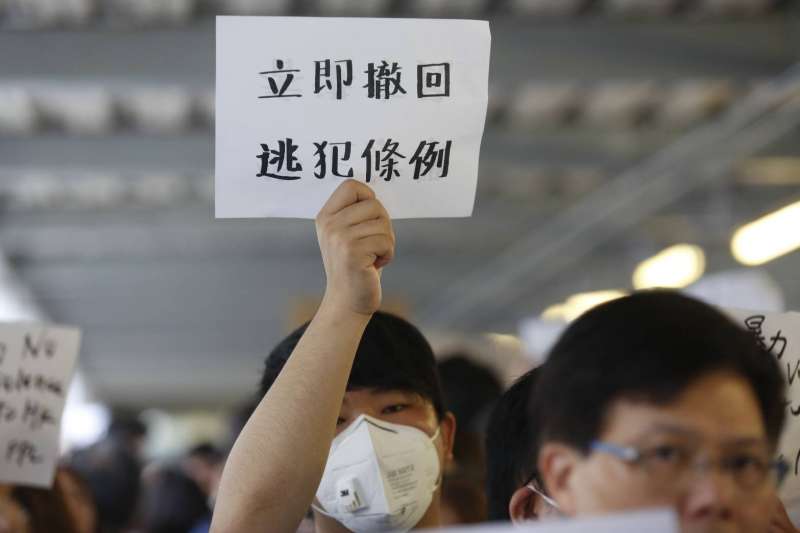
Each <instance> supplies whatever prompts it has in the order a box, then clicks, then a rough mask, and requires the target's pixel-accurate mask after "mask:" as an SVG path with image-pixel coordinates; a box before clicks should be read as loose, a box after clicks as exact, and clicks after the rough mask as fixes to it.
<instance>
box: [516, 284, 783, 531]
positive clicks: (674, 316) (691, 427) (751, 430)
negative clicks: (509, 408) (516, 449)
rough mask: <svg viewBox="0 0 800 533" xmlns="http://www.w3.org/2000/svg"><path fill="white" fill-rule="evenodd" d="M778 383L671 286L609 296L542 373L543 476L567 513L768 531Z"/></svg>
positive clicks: (746, 346)
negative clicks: (628, 513) (644, 514)
mask: <svg viewBox="0 0 800 533" xmlns="http://www.w3.org/2000/svg"><path fill="white" fill-rule="evenodd" d="M783 383H784V380H783V378H782V376H781V372H780V370H779V367H778V365H777V362H776V360H775V359H774V358H773V357H772V356H771V355H770V354H769V353H767V352H765V351H764V350H763V349H762V348H760V347H759V345H758V343H757V342H756V340H755V338H754V337H752V336H751V334H749V333H747V332H746V331H745V330H743V329H741V328H739V327H738V326H737V325H736V324H734V323H733V322H731V321H730V320H728V319H727V318H726V317H725V316H724V315H722V314H721V313H720V312H718V311H717V310H715V309H713V308H711V307H709V306H707V305H705V304H703V303H700V302H698V301H696V300H693V299H691V298H687V297H684V296H681V295H679V294H677V293H674V292H669V291H651V292H643V293H637V294H634V295H632V296H629V297H626V298H622V299H619V300H615V301H612V302H609V303H607V304H604V305H602V306H599V307H597V308H595V309H593V310H591V311H589V312H588V313H586V314H585V315H583V316H582V317H580V318H579V319H578V320H576V321H575V322H574V323H573V324H571V325H570V327H569V328H568V329H567V331H566V332H565V333H564V334H563V335H562V337H561V338H560V339H559V341H558V342H557V344H556V346H555V347H554V348H553V349H552V351H551V353H550V356H549V358H548V361H547V363H546V364H545V365H544V367H543V369H542V373H541V376H540V378H539V382H538V384H537V387H536V389H535V392H534V395H533V398H532V402H531V405H532V406H534V410H535V417H534V420H536V422H537V424H538V433H539V436H540V437H539V446H538V449H539V453H538V466H539V469H538V470H539V474H540V477H541V479H542V481H543V483H544V485H545V488H546V489H547V493H548V494H549V495H550V496H551V497H552V498H553V499H554V500H555V501H556V502H557V504H558V507H559V510H560V511H561V512H562V513H564V514H566V515H586V514H601V513H608V512H615V511H625V510H632V509H641V508H649V507H671V508H673V509H674V510H675V511H676V513H677V515H678V518H679V520H680V523H681V528H682V531H683V532H684V533H700V532H703V533H760V532H765V533H766V532H769V531H771V530H770V527H775V526H774V523H773V525H772V526H771V521H772V519H773V517H774V516H775V510H776V509H775V508H776V505H777V499H776V496H775V494H776V487H777V484H778V483H779V482H780V480H781V478H782V476H783V475H784V474H785V473H786V467H785V465H784V464H782V463H778V462H776V461H775V460H774V455H775V451H776V447H777V443H778V439H779V437H780V434H781V430H782V428H783V423H784V385H783ZM774 531H781V530H780V529H774Z"/></svg>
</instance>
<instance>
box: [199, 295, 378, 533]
mask: <svg viewBox="0 0 800 533" xmlns="http://www.w3.org/2000/svg"><path fill="white" fill-rule="evenodd" d="M369 318H370V317H369V315H365V314H359V313H353V312H351V311H348V310H347V309H346V308H343V307H342V306H337V305H336V304H335V303H333V302H331V301H329V300H328V299H326V300H323V303H322V305H321V306H320V309H319V311H318V312H317V315H316V316H315V317H314V319H313V320H312V321H311V323H310V324H309V326H308V329H307V330H306V332H305V334H304V335H303V337H302V338H301V339H300V341H299V343H298V344H297V347H296V348H295V350H294V352H293V353H292V355H291V357H289V359H288V361H287V363H286V365H285V366H284V368H283V370H282V371H281V373H280V375H279V376H278V378H277V379H276V380H275V383H274V384H273V385H272V387H271V388H270V390H269V392H268V393H267V395H266V396H265V397H264V398H263V399H262V400H261V402H260V403H259V405H258V407H257V408H256V410H255V412H254V413H253V415H252V416H251V417H250V419H249V420H248V422H247V424H246V425H245V427H244V429H243V430H242V433H241V434H240V435H239V438H238V439H237V440H236V443H235V445H234V447H233V449H232V451H231V455H230V457H229V459H228V462H227V464H226V466H225V471H224V473H223V476H222V481H221V484H220V489H219V494H218V498H217V506H216V509H215V512H214V519H213V524H212V531H213V532H214V533H238V532H240V531H241V532H248V533H251V532H257V531H287V532H294V531H296V529H297V526H298V524H299V523H300V521H301V520H302V518H303V516H304V514H305V513H306V511H307V510H308V507H309V505H310V503H311V501H312V500H313V497H314V493H315V491H316V488H317V485H318V484H319V481H320V479H321V477H322V472H323V470H324V468H325V462H326V460H327V457H328V452H329V450H330V443H331V440H332V439H333V435H334V433H335V430H336V419H337V417H338V416H339V409H340V407H341V404H342V399H343V396H344V393H345V388H346V385H347V379H348V376H349V374H350V369H351V367H352V364H353V359H354V356H355V353H356V349H357V348H358V344H359V342H360V340H361V336H362V334H363V332H364V328H365V327H366V325H367V322H368V321H369Z"/></svg>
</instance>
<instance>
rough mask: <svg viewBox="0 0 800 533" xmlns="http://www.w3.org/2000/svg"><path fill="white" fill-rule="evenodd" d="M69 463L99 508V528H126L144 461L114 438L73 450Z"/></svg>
mask: <svg viewBox="0 0 800 533" xmlns="http://www.w3.org/2000/svg"><path fill="white" fill-rule="evenodd" d="M70 466H71V467H72V468H73V470H75V472H77V473H78V475H79V476H80V477H81V478H82V479H83V480H84V481H85V483H86V485H87V486H88V487H89V490H90V492H91V494H92V499H93V500H94V502H95V505H96V508H97V523H98V530H100V531H118V530H122V529H125V528H127V527H128V526H129V525H130V522H131V520H132V519H133V516H134V513H135V511H136V506H137V503H138V501H139V496H140V494H141V480H140V478H141V465H140V464H139V461H138V459H137V458H136V457H135V456H134V455H133V454H132V453H131V452H130V450H129V449H128V448H127V447H125V446H123V445H122V444H120V443H119V442H117V441H116V440H114V439H111V438H106V439H103V440H101V441H99V442H97V443H95V444H93V445H91V446H89V447H88V448H83V449H80V450H76V451H75V452H73V454H72V456H71V458H70Z"/></svg>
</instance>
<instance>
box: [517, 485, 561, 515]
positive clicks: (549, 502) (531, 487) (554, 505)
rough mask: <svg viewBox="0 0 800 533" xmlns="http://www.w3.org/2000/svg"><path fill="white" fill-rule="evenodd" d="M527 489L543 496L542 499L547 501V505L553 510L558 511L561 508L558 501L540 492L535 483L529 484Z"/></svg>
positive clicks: (526, 486)
mask: <svg viewBox="0 0 800 533" xmlns="http://www.w3.org/2000/svg"><path fill="white" fill-rule="evenodd" d="M525 488H526V489H528V490H530V491H531V492H533V493H534V494H538V495H539V496H541V498H542V499H543V500H544V501H545V503H546V504H547V505H549V506H550V507H552V508H553V509H556V510H557V509H558V508H559V507H558V503H556V501H555V500H554V499H553V498H551V497H550V496H548V495H547V494H545V493H544V492H542V491H541V490H539V489H538V488H537V487H536V486H535V485H534V484H533V483H528V484H527V485H525Z"/></svg>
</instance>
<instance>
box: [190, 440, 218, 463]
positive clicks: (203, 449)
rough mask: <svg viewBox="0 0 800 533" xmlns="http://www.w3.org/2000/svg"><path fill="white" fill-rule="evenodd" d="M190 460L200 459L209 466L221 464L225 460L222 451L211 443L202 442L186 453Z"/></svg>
mask: <svg viewBox="0 0 800 533" xmlns="http://www.w3.org/2000/svg"><path fill="white" fill-rule="evenodd" d="M186 457H187V458H190V459H200V460H202V461H204V462H206V463H208V464H219V463H221V462H222V461H223V459H225V456H224V455H223V453H222V451H221V450H220V449H219V448H217V447H216V446H214V445H213V444H211V443H210V442H201V443H200V444H196V445H194V446H193V447H192V448H190V449H189V451H187V452H186Z"/></svg>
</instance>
